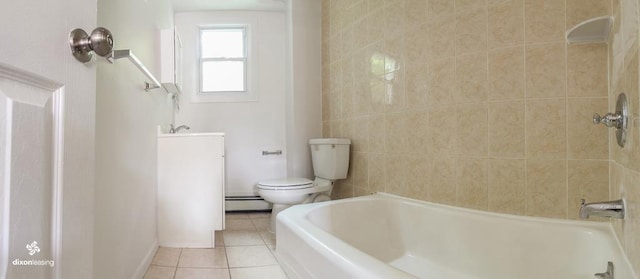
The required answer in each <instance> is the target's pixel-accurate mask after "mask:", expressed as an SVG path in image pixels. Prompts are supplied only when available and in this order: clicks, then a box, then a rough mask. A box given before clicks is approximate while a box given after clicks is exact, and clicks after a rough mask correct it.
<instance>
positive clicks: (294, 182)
mask: <svg viewBox="0 0 640 279" xmlns="http://www.w3.org/2000/svg"><path fill="white" fill-rule="evenodd" d="M257 187H258V189H261V190H275V191H280V190H300V189H307V188H311V187H313V181H311V180H309V179H306V178H296V177H291V178H281V179H273V180H265V181H260V182H258V185H257Z"/></svg>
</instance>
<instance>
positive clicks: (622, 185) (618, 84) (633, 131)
mask: <svg viewBox="0 0 640 279" xmlns="http://www.w3.org/2000/svg"><path fill="white" fill-rule="evenodd" d="M612 2H613V16H614V18H615V21H614V27H613V31H612V33H613V34H612V36H611V38H610V40H609V46H610V49H609V79H610V84H609V109H610V110H611V109H614V108H615V103H616V97H617V95H618V93H620V92H625V93H626V95H627V98H628V100H629V108H630V110H631V111H630V112H631V114H632V115H631V123H630V129H629V134H628V138H627V144H626V145H625V147H624V148H620V147H618V145H617V143H616V139H615V135H614V134H613V132H610V134H609V136H610V137H609V138H610V140H609V146H610V147H609V148H610V150H611V152H610V153H611V154H610V158H611V161H610V164H609V171H610V173H611V175H610V180H609V183H610V185H611V196H612V197H615V198H619V197H624V198H625V199H626V201H627V211H626V214H627V216H626V217H625V220H624V221H621V220H614V225H615V226H614V227H615V228H616V232H617V233H618V236H619V239H620V241H621V242H622V244H623V247H624V249H625V251H626V254H627V257H628V258H629V260H630V261H631V264H632V265H633V266H634V267H635V270H636V273H637V274H640V206H639V202H640V117H639V115H640V94H639V93H638V92H639V90H638V87H639V85H638V82H639V76H638V75H639V74H640V71H639V70H638V67H639V66H640V63H639V62H638V31H639V27H640V26H638V20H639V18H640V16H639V15H638V6H639V4H638V0H613V1H612ZM594 167H595V166H594ZM583 179H586V177H585V178H583Z"/></svg>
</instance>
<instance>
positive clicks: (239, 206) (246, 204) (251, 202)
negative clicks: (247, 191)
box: [225, 196, 271, 212]
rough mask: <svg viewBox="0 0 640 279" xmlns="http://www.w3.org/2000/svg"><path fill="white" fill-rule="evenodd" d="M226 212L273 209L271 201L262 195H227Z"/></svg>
mask: <svg viewBox="0 0 640 279" xmlns="http://www.w3.org/2000/svg"><path fill="white" fill-rule="evenodd" d="M225 211H226V212H242V211H271V203H269V202H266V201H265V200H264V199H262V198H261V197H260V196H236V197H230V196H227V197H225Z"/></svg>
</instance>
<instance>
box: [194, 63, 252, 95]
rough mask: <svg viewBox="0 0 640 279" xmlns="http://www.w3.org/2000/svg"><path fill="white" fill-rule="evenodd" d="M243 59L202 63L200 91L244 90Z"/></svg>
mask: <svg viewBox="0 0 640 279" xmlns="http://www.w3.org/2000/svg"><path fill="white" fill-rule="evenodd" d="M244 85H245V83H244V62H243V61H206V62H203V63H202V91H203V92H229V91H245V88H244Z"/></svg>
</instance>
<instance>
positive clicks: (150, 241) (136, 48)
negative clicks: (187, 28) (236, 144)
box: [94, 0, 173, 278]
mask: <svg viewBox="0 0 640 279" xmlns="http://www.w3.org/2000/svg"><path fill="white" fill-rule="evenodd" d="M98 25H99V26H104V27H106V28H108V29H110V30H111V31H112V32H113V34H114V41H115V48H116V49H131V50H132V51H133V53H134V54H135V55H136V56H138V58H139V59H140V60H141V61H142V62H143V63H144V64H145V65H146V66H147V67H148V68H149V69H150V70H151V71H152V72H153V73H154V74H155V75H156V76H157V75H159V69H157V65H158V64H157V62H156V55H158V53H159V49H158V47H157V46H156V42H157V40H158V30H159V29H162V28H171V27H172V25H173V12H172V10H171V6H170V4H169V1H168V0H157V1H141V0H137V1H130V0H100V1H98ZM98 64H99V65H98V75H97V100H96V113H97V116H96V191H95V221H94V225H95V236H94V246H95V257H94V278H142V275H143V274H144V271H145V269H146V264H148V262H149V261H150V260H151V257H152V256H153V252H154V251H155V249H156V247H157V229H156V187H157V171H156V169H157V166H156V164H157V155H156V125H159V124H164V125H168V124H169V123H170V122H171V120H172V117H173V111H172V109H171V106H170V102H169V101H168V97H167V95H166V94H165V93H164V92H163V91H162V90H160V89H156V90H153V91H150V92H145V91H144V90H143V87H144V85H143V82H145V81H147V80H146V78H145V77H144V75H143V74H142V73H141V72H140V71H139V70H138V69H137V68H135V67H134V65H133V64H132V63H131V62H130V61H128V60H127V59H121V60H118V61H116V62H115V64H109V63H107V62H106V61H105V60H104V59H99V63H98Z"/></svg>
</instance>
